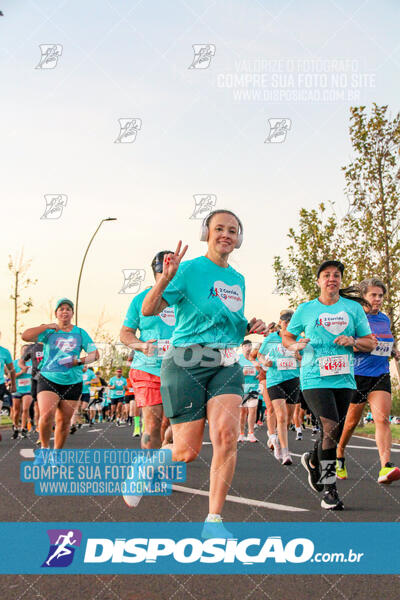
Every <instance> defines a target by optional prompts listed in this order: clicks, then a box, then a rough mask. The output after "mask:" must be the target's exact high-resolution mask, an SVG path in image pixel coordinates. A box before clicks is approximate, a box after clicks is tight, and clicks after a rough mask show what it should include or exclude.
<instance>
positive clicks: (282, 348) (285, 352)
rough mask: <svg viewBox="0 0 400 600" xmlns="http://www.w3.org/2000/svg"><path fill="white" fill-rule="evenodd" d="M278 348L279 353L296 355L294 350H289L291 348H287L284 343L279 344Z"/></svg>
mask: <svg viewBox="0 0 400 600" xmlns="http://www.w3.org/2000/svg"><path fill="white" fill-rule="evenodd" d="M276 349H277V351H278V353H279V354H282V356H290V357H291V356H294V352H293V351H292V350H289V348H285V346H284V345H283V344H278V345H277V347H276Z"/></svg>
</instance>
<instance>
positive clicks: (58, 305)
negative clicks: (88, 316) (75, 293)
mask: <svg viewBox="0 0 400 600" xmlns="http://www.w3.org/2000/svg"><path fill="white" fill-rule="evenodd" d="M61 304H69V306H70V307H71V308H72V310H74V303H73V302H72V300H69V299H68V298H60V300H58V302H57V304H56V310H58V309H59V308H60V306H61Z"/></svg>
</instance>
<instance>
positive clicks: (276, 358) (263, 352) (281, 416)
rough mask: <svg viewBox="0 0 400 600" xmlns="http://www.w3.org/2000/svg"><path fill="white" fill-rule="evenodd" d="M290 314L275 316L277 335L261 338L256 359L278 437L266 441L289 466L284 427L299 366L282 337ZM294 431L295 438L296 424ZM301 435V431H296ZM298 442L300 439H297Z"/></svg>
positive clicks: (291, 409) (296, 388) (292, 407)
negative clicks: (262, 369) (263, 376)
mask: <svg viewBox="0 0 400 600" xmlns="http://www.w3.org/2000/svg"><path fill="white" fill-rule="evenodd" d="M292 316H293V311H292V310H289V309H284V310H282V311H281V313H280V315H279V332H278V331H274V332H273V333H270V334H269V336H268V337H267V338H265V340H264V342H263V344H262V346H261V348H260V350H259V353H258V354H259V357H260V360H261V361H262V363H263V364H264V366H265V367H267V376H266V378H267V384H266V385H267V392H268V396H269V398H270V400H271V402H272V405H273V407H274V412H275V414H276V419H277V433H278V437H276V436H275V435H272V436H271V437H270V439H271V438H272V439H271V442H272V444H273V446H274V456H275V458H276V459H277V460H280V461H282V464H283V465H286V466H290V465H291V464H292V463H293V459H292V457H291V454H290V452H289V438H288V427H289V425H290V423H291V421H292V419H294V413H295V407H296V404H298V403H299V402H300V381H299V363H298V360H297V358H299V356H297V357H296V355H295V353H294V352H292V351H291V350H288V349H287V348H285V346H284V345H283V343H282V335H283V333H284V332H285V331H286V329H287V327H288V326H289V323H290V320H291V318H292ZM295 424H296V431H297V434H299V423H298V421H297V422H296V423H295ZM300 432H301V427H300ZM297 439H298V440H299V439H301V436H297Z"/></svg>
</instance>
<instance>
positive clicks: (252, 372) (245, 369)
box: [243, 367, 257, 377]
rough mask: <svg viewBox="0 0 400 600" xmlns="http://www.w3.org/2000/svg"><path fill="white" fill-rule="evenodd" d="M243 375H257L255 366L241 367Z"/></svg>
mask: <svg viewBox="0 0 400 600" xmlns="http://www.w3.org/2000/svg"><path fill="white" fill-rule="evenodd" d="M243 375H244V376H245V377H255V376H256V375H257V369H256V368H255V367H243Z"/></svg>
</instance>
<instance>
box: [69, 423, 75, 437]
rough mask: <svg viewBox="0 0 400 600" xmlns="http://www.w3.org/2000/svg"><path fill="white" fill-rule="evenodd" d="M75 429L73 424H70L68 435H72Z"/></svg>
mask: <svg viewBox="0 0 400 600" xmlns="http://www.w3.org/2000/svg"><path fill="white" fill-rule="evenodd" d="M75 431H76V427H75V425H71V428H70V430H69V433H70V435H73V434H74V433H75Z"/></svg>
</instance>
